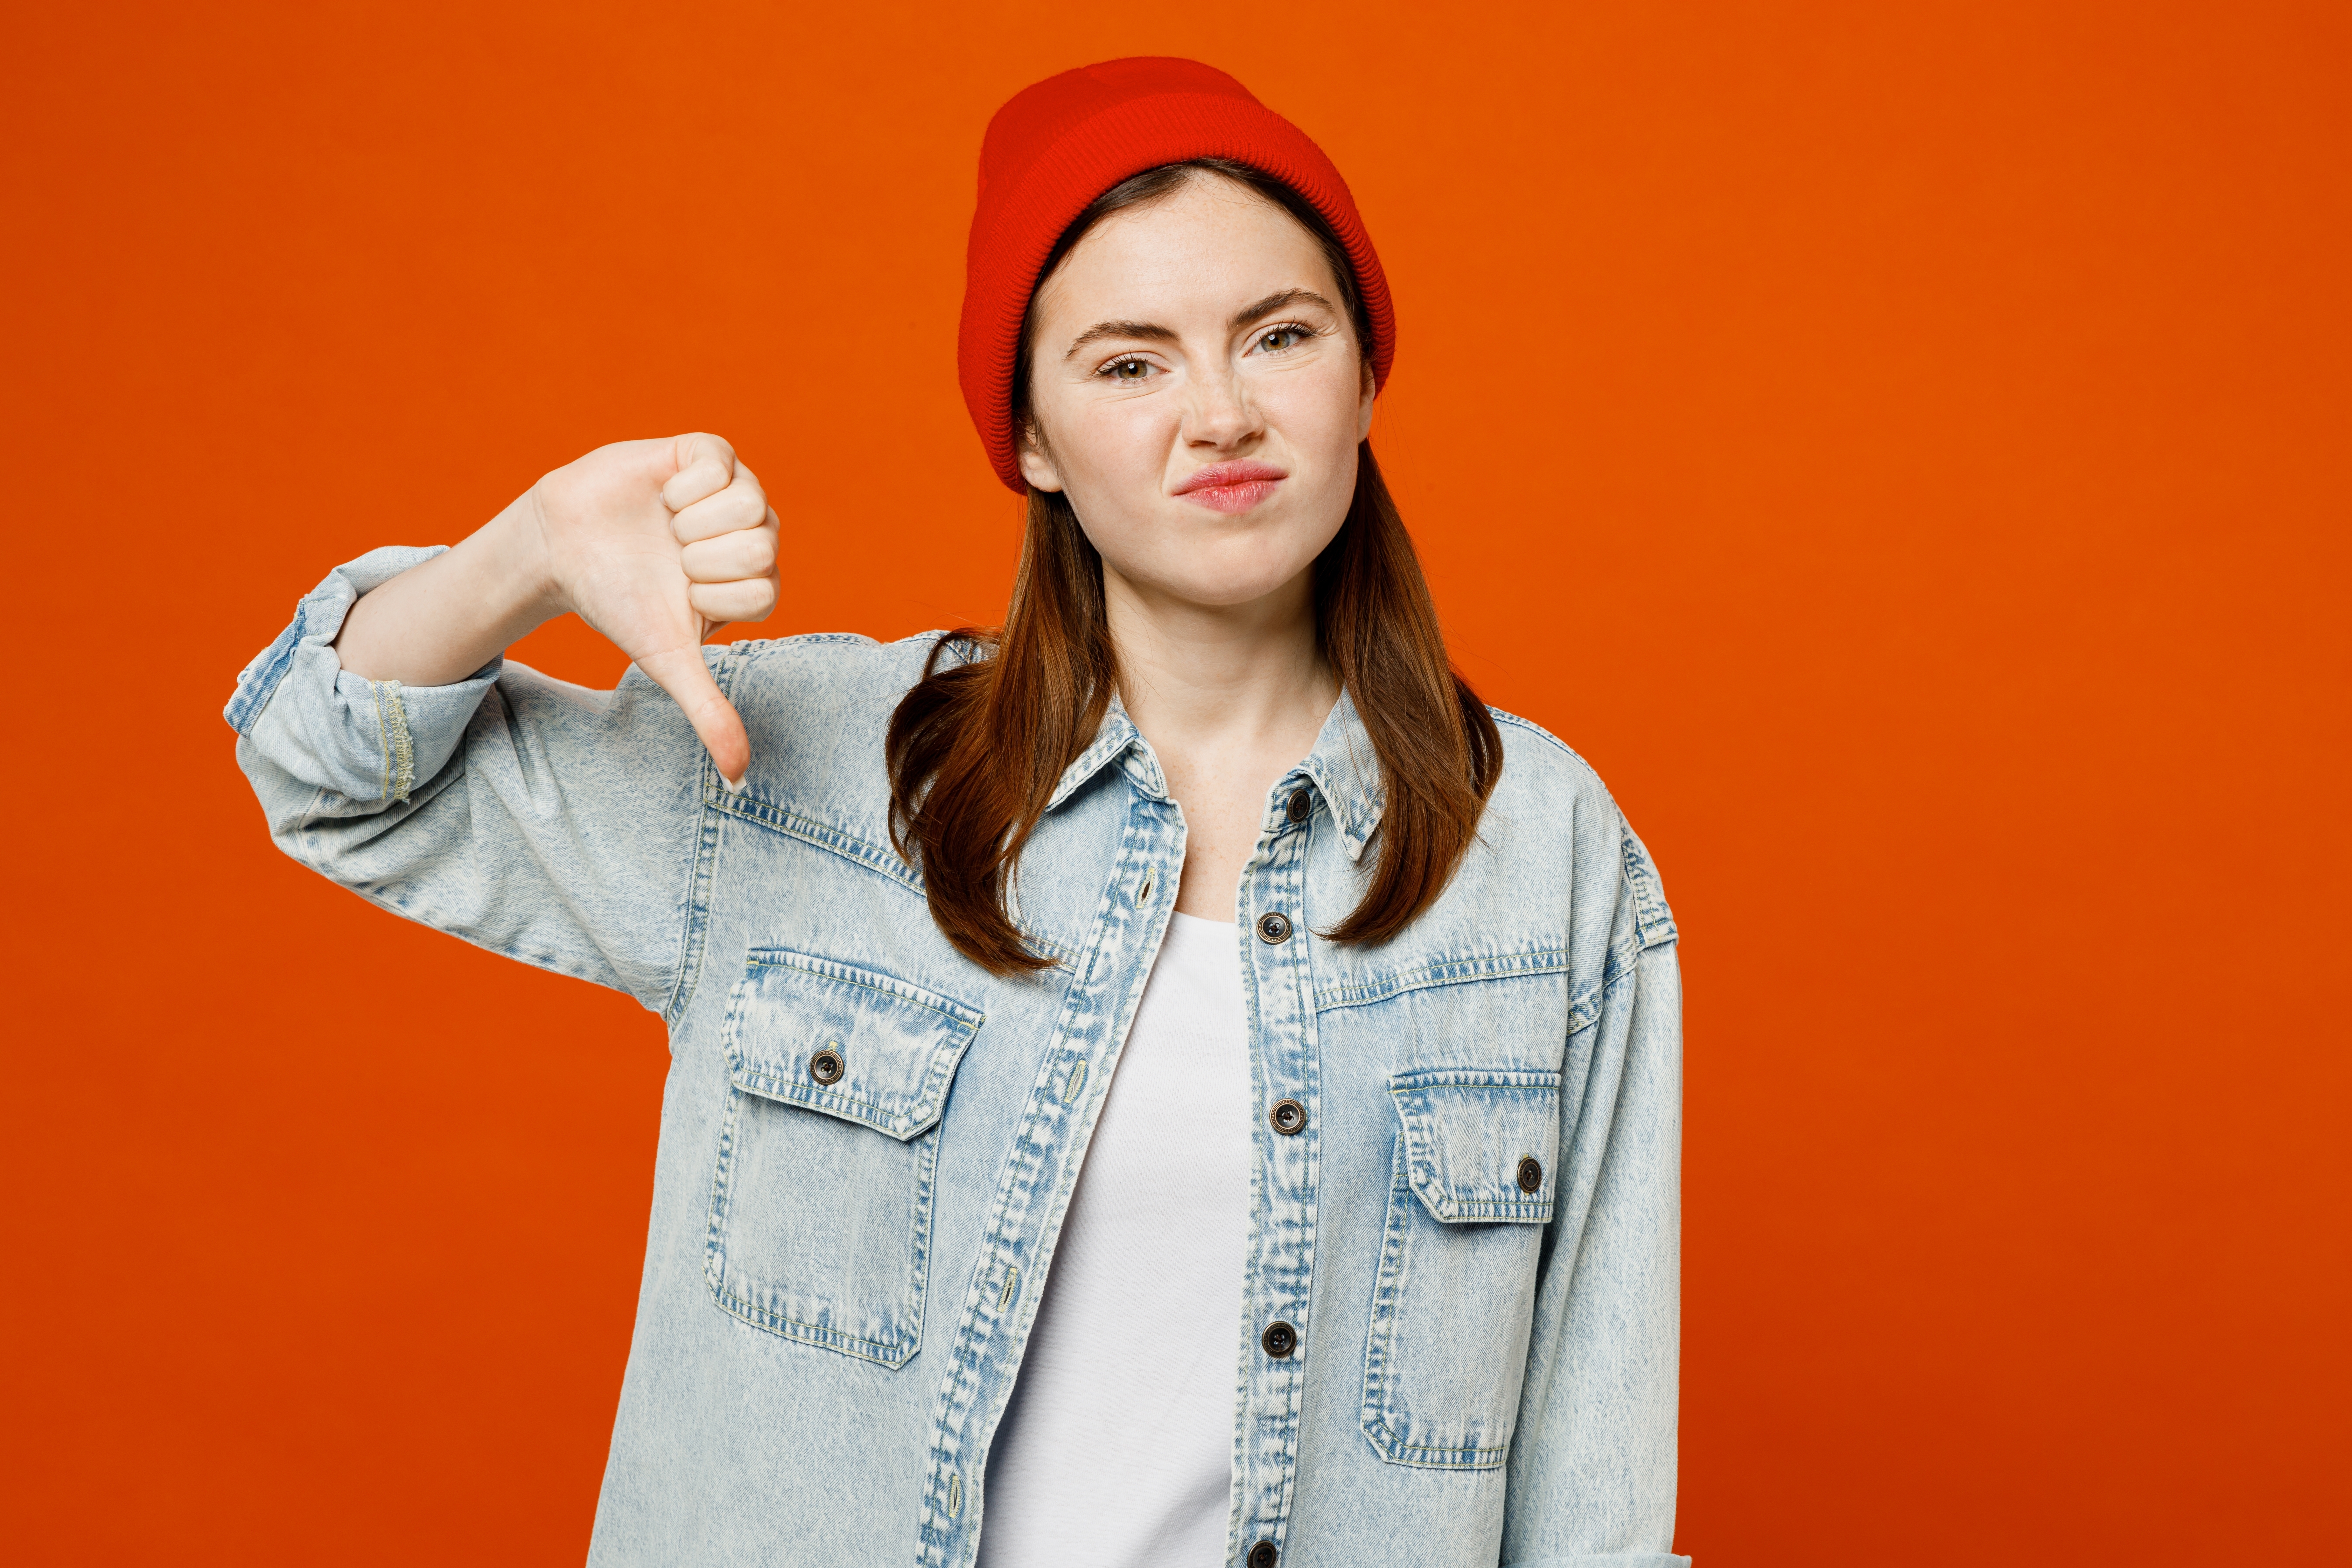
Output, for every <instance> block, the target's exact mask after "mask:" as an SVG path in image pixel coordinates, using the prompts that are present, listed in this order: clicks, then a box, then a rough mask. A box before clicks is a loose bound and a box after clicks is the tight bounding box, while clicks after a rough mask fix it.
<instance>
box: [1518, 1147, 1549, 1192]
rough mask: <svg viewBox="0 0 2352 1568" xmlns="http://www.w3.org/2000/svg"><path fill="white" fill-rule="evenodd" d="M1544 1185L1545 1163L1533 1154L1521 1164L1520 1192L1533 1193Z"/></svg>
mask: <svg viewBox="0 0 2352 1568" xmlns="http://www.w3.org/2000/svg"><path fill="white" fill-rule="evenodd" d="M1542 1185H1543V1163H1542V1162H1540V1161H1538V1159H1537V1158H1536V1157H1535V1156H1534V1155H1533V1154H1529V1155H1528V1156H1527V1157H1526V1158H1525V1159H1522V1160H1521V1161H1520V1162H1519V1191H1521V1192H1523V1193H1532V1192H1534V1191H1536V1190H1537V1189H1538V1188H1539V1187H1541V1186H1542Z"/></svg>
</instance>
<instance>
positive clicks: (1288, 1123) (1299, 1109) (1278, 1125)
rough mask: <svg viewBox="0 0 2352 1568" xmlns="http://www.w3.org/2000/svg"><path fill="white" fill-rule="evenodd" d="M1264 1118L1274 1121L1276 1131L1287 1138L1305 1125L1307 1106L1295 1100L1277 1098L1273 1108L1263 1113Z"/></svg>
mask: <svg viewBox="0 0 2352 1568" xmlns="http://www.w3.org/2000/svg"><path fill="white" fill-rule="evenodd" d="M1265 1119H1266V1120H1267V1121H1271V1122H1273V1123H1274V1130H1275V1131H1276V1132H1279V1133H1281V1134H1282V1135H1283V1136H1284V1137H1285V1138H1287V1137H1289V1136H1290V1135H1291V1134H1292V1133H1294V1132H1297V1131H1299V1130H1300V1129H1301V1128H1303V1127H1305V1126H1306V1125H1307V1108H1306V1107H1305V1106H1303V1105H1301V1104H1299V1103H1298V1101H1297V1100H1276V1101H1275V1102H1274V1109H1273V1110H1269V1111H1267V1112H1266V1113H1265Z"/></svg>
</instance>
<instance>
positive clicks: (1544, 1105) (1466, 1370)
mask: <svg viewBox="0 0 2352 1568" xmlns="http://www.w3.org/2000/svg"><path fill="white" fill-rule="evenodd" d="M1389 1098H1390V1099H1391V1100H1392V1101H1393V1102H1394V1104H1395V1106H1396V1110H1397V1117H1398V1121H1399V1123H1400V1127H1399V1131H1398V1133H1397V1139H1396V1156H1395V1166H1394V1171H1393V1174H1392V1176H1391V1181H1390V1184H1389V1200H1388V1227H1387V1233H1386V1236H1385V1237H1384V1238H1383V1240H1382V1243H1381V1270H1380V1278H1379V1280H1378V1282H1377V1283H1376V1284H1375V1286H1374V1287H1373V1292H1372V1326H1371V1335H1370V1342H1369V1343H1368V1344H1367V1345H1366V1346H1365V1351H1364V1413H1363V1418H1364V1435H1365V1436H1368V1437H1370V1439H1371V1443H1372V1447H1374V1448H1375V1449H1377V1450H1379V1452H1380V1455H1381V1458H1384V1459H1387V1460H1388V1461H1389V1462H1390V1463H1391V1464H1398V1465H1420V1466H1424V1467H1427V1468H1433V1469H1449V1470H1482V1469H1492V1468H1496V1467H1497V1466H1499V1465H1501V1464H1502V1462H1503V1461H1504V1459H1505V1458H1507V1456H1508V1455H1509V1453H1510V1447H1511V1430H1512V1427H1513V1426H1515V1425H1516V1423H1517V1416H1518V1405H1519V1384H1520V1381H1521V1379H1522V1377H1523V1376H1524V1375H1525V1373H1526V1371H1527V1359H1528V1328H1529V1325H1530V1323H1531V1321H1533V1316H1534V1311H1535V1288H1536V1273H1537V1266H1538V1262H1539V1260H1540V1256H1541V1249H1542V1243H1543V1236H1544V1226H1546V1225H1547V1224H1548V1223H1549V1221H1550V1219H1551V1216H1552V1194H1553V1189H1554V1184H1555V1177H1554V1173H1553V1170H1552V1166H1553V1164H1554V1163H1556V1162H1557V1160H1558V1158H1559V1074H1558V1073H1556V1072H1544V1071H1538V1070H1532V1069H1515V1068H1492V1069H1484V1068H1430V1069H1424V1070H1423V1071H1419V1072H1407V1073H1399V1074H1397V1075H1395V1076H1394V1077H1393V1078H1391V1079H1390V1080H1389Z"/></svg>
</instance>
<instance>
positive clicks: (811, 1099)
mask: <svg viewBox="0 0 2352 1568" xmlns="http://www.w3.org/2000/svg"><path fill="white" fill-rule="evenodd" d="M727 1076H728V1079H729V1080H730V1082H732V1083H733V1084H734V1085H735V1087H736V1088H738V1089H742V1090H743V1091H744V1092H746V1093H748V1094H756V1095H758V1096H759V1097H760V1098H761V1099H762V1100H775V1101H776V1102H777V1103H778V1104H781V1105H800V1106H805V1107H807V1108H808V1109H809V1110H819V1111H824V1112H827V1113H829V1114H832V1113H837V1108H838V1109H846V1110H861V1111H869V1112H871V1113H872V1114H873V1117H874V1119H875V1121H877V1122H879V1121H887V1122H890V1123H893V1124H894V1125H893V1126H890V1127H881V1126H876V1127H875V1129H874V1130H875V1131H877V1132H885V1133H887V1134H889V1135H890V1136H891V1137H894V1138H895V1137H898V1132H897V1131H896V1127H895V1124H896V1123H898V1122H899V1121H904V1120H906V1118H905V1117H904V1116H902V1115H894V1114H892V1113H891V1112H890V1111H888V1110H885V1109H884V1108H883V1107H881V1106H879V1105H877V1104H876V1103H874V1102H873V1101H872V1100H860V1099H858V1098H857V1097H856V1095H854V1094H836V1093H834V1092H833V1091H831V1090H825V1091H823V1092H819V1093H814V1094H812V1093H810V1092H808V1091H806V1090H804V1089H802V1088H801V1086H800V1082H799V1080H798V1079H796V1078H778V1077H777V1076H776V1075H775V1074H773V1073H765V1072H761V1071H758V1070H756V1069H755V1068H747V1067H737V1068H735V1070H734V1071H732V1072H730V1073H729V1074H728V1075H727ZM842 1120H843V1121H857V1122H858V1123H859V1124H860V1125H861V1126H871V1125H873V1123H872V1122H867V1121H866V1120H865V1119H864V1118H862V1117H848V1116H844V1117H843V1118H842ZM918 1131H919V1129H918ZM912 1136H913V1134H912V1133H909V1134H908V1137H912Z"/></svg>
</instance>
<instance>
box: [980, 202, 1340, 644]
mask: <svg viewBox="0 0 2352 1568" xmlns="http://www.w3.org/2000/svg"><path fill="white" fill-rule="evenodd" d="M1340 299H1341V295H1340V291H1339V284H1338V281H1337V280H1336V279H1334V278H1333V277H1332V275H1331V268H1330V263H1329V262H1328V260H1327V259H1326V258H1325V255H1324V251H1323V247H1321V245H1319V244H1318V242H1317V240H1316V238H1315V237H1314V236H1313V235H1311V234H1309V233H1308V232H1307V230H1306V229H1305V228H1304V227H1303V226H1300V224H1299V223H1298V221H1297V219H1296V218H1293V217H1292V216H1290V215H1289V214H1288V213H1286V212H1285V211H1283V210H1282V209H1281V208H1280V207H1278V206H1276V205H1274V204H1273V203H1271V202H1269V201H1267V200H1265V198H1264V197H1262V196H1260V195H1258V194H1257V193H1255V191H1252V190H1251V189H1249V188H1248V187H1247V186H1245V185H1243V184H1238V183H1236V182H1234V181H1232V180H1229V179H1226V178H1224V177H1223V176H1222V175H1217V174H1205V173H1204V174H1195V175H1194V176H1193V177H1192V179H1191V180H1190V181H1188V182H1187V183H1186V184H1183V185H1182V186H1181V187H1179V188H1178V189H1177V190H1176V191H1174V192H1173V193H1171V195H1167V196H1165V197H1163V198H1161V199H1160V200H1159V201H1157V202H1153V203H1151V204H1150V205H1144V206H1140V207H1131V208H1129V209H1128V210H1126V211H1124V212H1119V213H1115V214H1113V215H1112V216H1109V217H1108V218H1106V219H1104V220H1103V221H1102V222H1101V223H1100V224H1098V225H1097V226H1095V228H1094V229H1093V230H1092V231H1090V232H1089V233H1088V234H1087V236H1086V237H1085V238H1083V239H1081V240H1080V241H1079V242H1078V243H1077V245H1076V247H1073V248H1072V249H1071V251H1070V253H1069V255H1068V256H1067V257H1066V258H1064V260H1063V262H1062V265H1061V266H1060V267H1059V268H1056V269H1055V272H1054V274H1053V276H1052V277H1051V278H1049V279H1046V281H1045V285H1044V286H1043V287H1042V288H1040V289H1039V290H1038V292H1037V297H1036V300H1035V305H1034V311H1035V317H1036V320H1035V322H1034V331H1033V335H1032V340H1031V345H1032V346H1031V360H1030V377H1029V386H1030V393H1029V410H1030V419H1029V423H1028V426H1027V434H1026V438H1025V439H1024V442H1023V445H1022V449H1021V468H1022V473H1023V475H1024V477H1025V478H1026V479H1028V481H1029V482H1030V484H1032V485H1033V486H1034V487H1036V488H1037V489H1045V490H1061V491H1064V492H1066V494H1067V495H1068V497H1069V499H1070V501H1071V504H1072V506H1073V507H1074V508H1075V509H1076V511H1077V515H1078V520H1079V522H1080V524H1081V525H1082V526H1083V527H1084V528H1085V530H1086V532H1087V538H1088V539H1089V540H1091V541H1092V542H1093V543H1094V545H1095V548H1096V549H1097V550H1098V551H1100V552H1101V553H1102V557H1103V564H1104V567H1105V570H1106V571H1107V572H1108V573H1111V574H1116V575H1117V576H1118V577H1119V578H1122V579H1124V580H1125V583H1126V585H1127V586H1128V587H1129V588H1130V589H1132V590H1133V591H1134V592H1136V593H1138V594H1139V595H1145V596H1147V597H1155V598H1156V597H1166V598H1171V599H1174V600H1177V601H1181V602H1184V603H1189V604H1192V605H1202V606H1232V605H1244V604H1249V603H1252V602H1254V601H1256V600H1260V599H1264V598H1265V597H1266V596H1267V595H1273V594H1276V593H1277V592H1279V591H1281V590H1283V589H1285V588H1286V587H1289V588H1294V589H1295V588H1296V587H1297V584H1299V583H1300V582H1301V580H1302V578H1303V574H1305V573H1306V572H1307V569H1308V568H1309V567H1311V566H1312V565H1313V563H1314V561H1315V557H1316V556H1317V555H1318V553H1320V552H1321V551H1322V549H1323V547H1324V545H1326V544H1328V542H1330V540H1331V537H1332V535H1333V534H1335V533H1337V532H1338V531H1339V525H1340V523H1341V522H1342V521H1345V520H1346V518H1347V513H1348V504H1349V500H1350V499H1351V497H1352V496H1353V494H1354V490H1355V482H1356V447H1357V445H1358V443H1360V441H1362V440H1363V438H1364V437H1365V436H1366V434H1367V433H1368V432H1369V431H1370V428H1371V416H1372V389H1371V381H1370V376H1369V375H1368V374H1366V370H1365V361H1364V354H1363V350H1362V346H1361V344H1360V343H1359V342H1358V341H1357V333H1356V328H1355V323H1354V322H1353V321H1350V320H1349V315H1348V312H1347V310H1345V309H1344V308H1343V306H1342V305H1341V304H1340Z"/></svg>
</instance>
